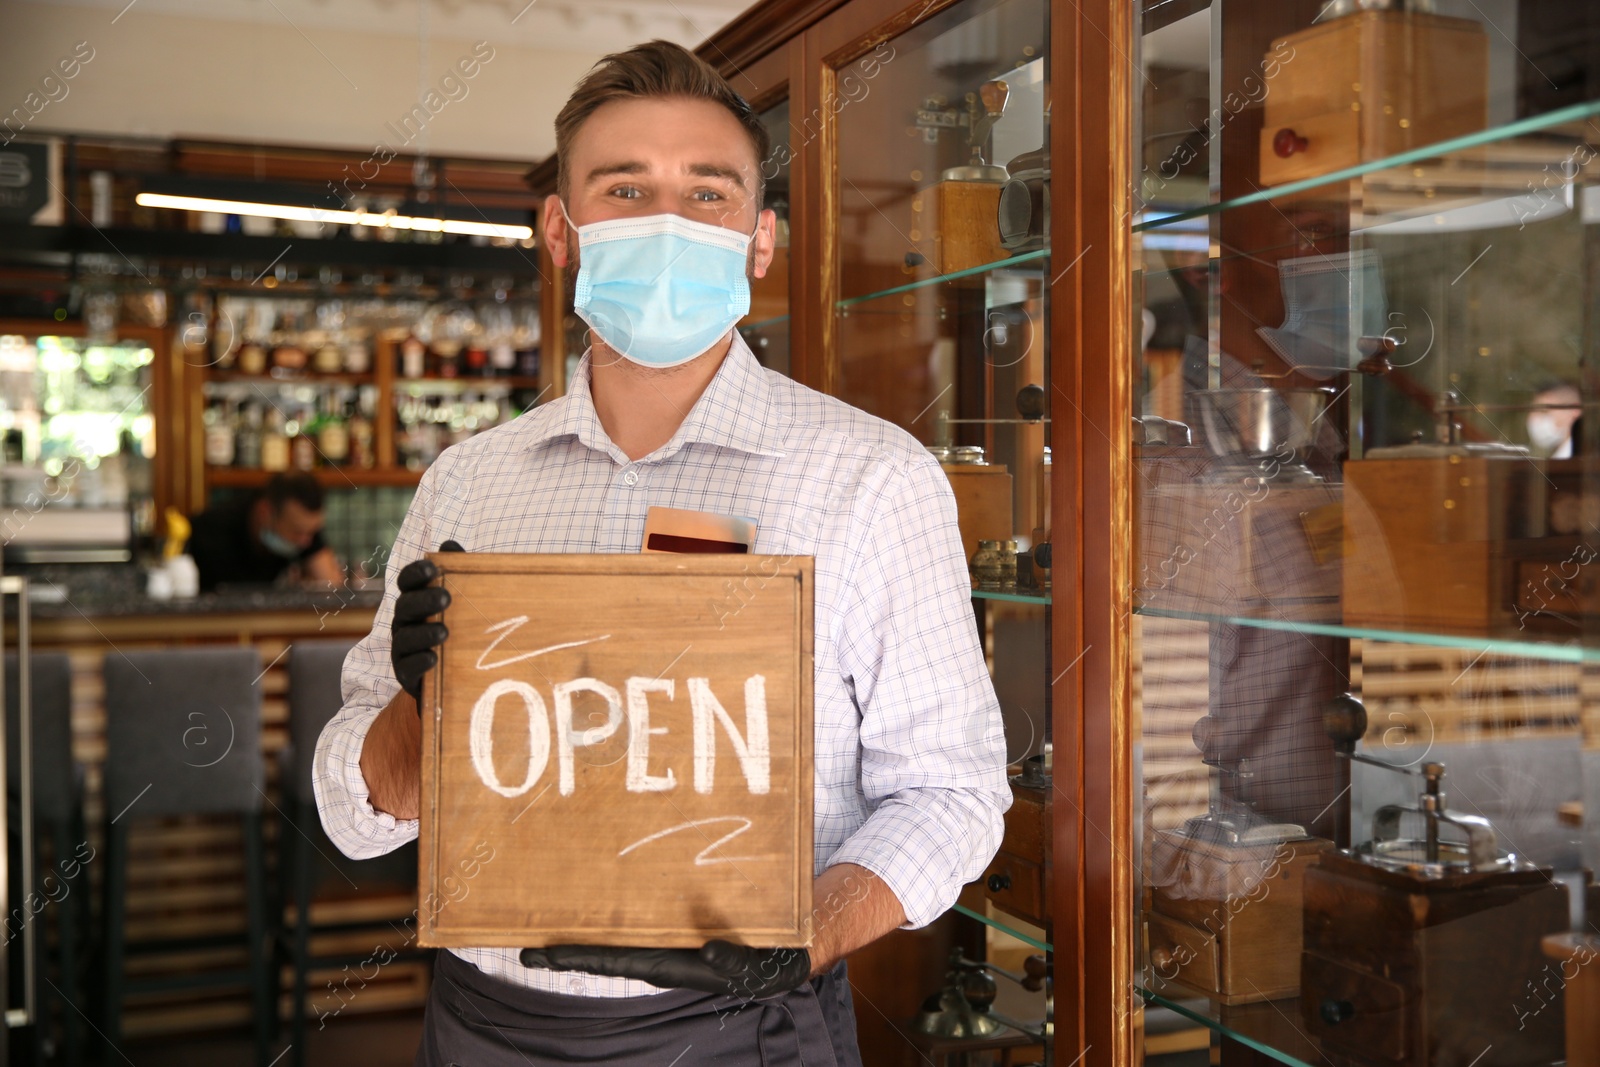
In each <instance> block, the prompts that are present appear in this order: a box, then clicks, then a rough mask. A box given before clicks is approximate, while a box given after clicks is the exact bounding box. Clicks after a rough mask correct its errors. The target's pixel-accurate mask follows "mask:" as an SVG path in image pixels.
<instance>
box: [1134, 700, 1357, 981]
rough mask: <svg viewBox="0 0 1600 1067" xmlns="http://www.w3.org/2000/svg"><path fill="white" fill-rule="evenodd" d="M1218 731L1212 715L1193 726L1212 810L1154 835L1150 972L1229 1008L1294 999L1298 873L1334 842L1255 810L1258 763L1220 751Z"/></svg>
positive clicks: (1150, 877)
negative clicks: (1253, 789) (1207, 768)
mask: <svg viewBox="0 0 1600 1067" xmlns="http://www.w3.org/2000/svg"><path fill="white" fill-rule="evenodd" d="M1216 732H1217V731H1216V719H1215V718H1214V717H1213V716H1210V715H1207V716H1205V717H1203V718H1201V719H1200V720H1199V721H1198V722H1197V723H1196V724H1195V727H1194V743H1195V747H1197V748H1198V749H1199V750H1200V754H1201V759H1202V760H1203V761H1204V762H1205V763H1206V764H1207V765H1208V766H1210V767H1211V774H1210V786H1211V795H1210V802H1209V804H1208V810H1207V812H1206V814H1204V815H1198V816H1195V817H1194V818H1192V819H1189V820H1188V821H1187V822H1185V823H1184V825H1183V827H1182V828H1181V829H1178V830H1164V831H1159V832H1157V833H1156V835H1155V839H1154V844H1153V847H1152V850H1151V859H1150V871H1149V875H1148V881H1149V883H1150V885H1151V892H1152V906H1151V911H1150V914H1149V926H1148V928H1147V940H1148V942H1149V958H1150V970H1151V972H1152V973H1151V978H1152V979H1155V980H1159V981H1162V982H1171V983H1174V984H1176V985H1180V986H1184V987H1186V988H1188V989H1190V990H1193V991H1195V992H1198V993H1202V994H1204V995H1205V996H1207V997H1211V998H1214V999H1216V1000H1219V1001H1221V1002H1222V1003H1224V1004H1230V1005H1231V1004H1248V1003H1254V1002H1258V1001H1263V1000H1275V999H1281V998H1283V997H1289V996H1293V995H1294V994H1295V992H1296V991H1297V990H1298V988H1299V982H1300V963H1299V956H1300V952H1299V933H1300V894H1301V878H1302V875H1303V874H1304V872H1305V870H1306V868H1307V867H1308V866H1309V865H1310V864H1311V861H1312V860H1314V859H1315V858H1316V857H1317V856H1318V855H1319V854H1321V853H1322V852H1323V851H1325V850H1326V849H1328V848H1330V847H1331V842H1329V841H1326V840H1324V839H1321V838H1317V837H1312V836H1310V835H1309V834H1307V833H1306V830H1305V827H1303V826H1300V825H1298V824H1295V823H1287V822H1275V821H1273V820H1271V819H1268V818H1264V817H1263V816H1261V815H1260V814H1258V813H1257V812H1256V811H1255V810H1253V808H1252V806H1251V803H1250V800H1251V788H1250V787H1251V782H1252V780H1253V778H1254V774H1255V771H1254V768H1253V763H1254V762H1255V761H1254V760H1252V759H1249V758H1246V757H1242V756H1234V757H1228V756H1225V755H1223V754H1222V753H1223V746H1221V745H1220V744H1219V743H1218V742H1217V739H1216V736H1215V735H1216Z"/></svg>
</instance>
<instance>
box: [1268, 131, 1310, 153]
mask: <svg viewBox="0 0 1600 1067" xmlns="http://www.w3.org/2000/svg"><path fill="white" fill-rule="evenodd" d="M1310 147H1311V142H1310V141H1308V140H1306V139H1305V138H1304V137H1301V136H1300V135H1299V134H1298V133H1295V132H1294V130H1293V129H1291V128H1289V127H1288V126H1285V127H1284V128H1283V129H1281V130H1279V131H1278V132H1277V133H1276V134H1274V135H1273V137H1272V150H1273V152H1275V153H1277V156H1278V158H1279V159H1288V158H1289V157H1290V156H1292V155H1294V154H1295V153H1296V152H1304V151H1305V150H1306V149H1308V148H1310Z"/></svg>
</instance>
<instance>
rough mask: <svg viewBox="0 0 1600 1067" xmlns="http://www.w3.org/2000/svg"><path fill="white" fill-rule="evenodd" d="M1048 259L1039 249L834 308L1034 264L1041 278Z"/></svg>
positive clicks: (849, 299)
mask: <svg viewBox="0 0 1600 1067" xmlns="http://www.w3.org/2000/svg"><path fill="white" fill-rule="evenodd" d="M1049 258H1050V250H1049V249H1048V248H1041V249H1038V250H1036V251H1033V252H1023V253H1022V254H1020V255H1015V256H1011V257H1010V258H1008V259H1000V260H996V261H995V262H993V263H981V264H979V265H978V266H976V267H967V268H966V269H965V270H957V271H951V272H950V273H948V274H936V275H934V276H932V277H930V278H919V279H917V280H916V281H914V282H907V283H906V284H904V285H895V286H891V287H889V288H887V289H879V290H878V291H877V292H873V293H863V294H862V295H860V296H847V297H844V298H843V299H841V300H839V301H838V302H837V303H836V304H835V305H834V306H835V308H837V309H838V310H839V311H848V310H850V309H852V308H856V307H859V306H860V305H862V304H868V303H871V302H872V301H874V300H882V299H883V298H884V297H888V296H899V295H900V294H901V293H910V292H914V291H916V290H918V289H926V288H928V287H929V286H934V285H946V284H948V283H950V282H955V281H960V280H961V279H963V278H976V277H979V276H980V275H984V274H992V273H994V272H995V271H1002V270H1011V269H1012V268H1015V267H1024V266H1028V264H1035V263H1036V264H1038V266H1035V267H1030V268H1029V269H1030V271H1031V272H1035V273H1037V274H1038V275H1039V276H1040V277H1041V278H1042V277H1043V276H1044V271H1045V266H1046V264H1045V263H1044V261H1045V260H1048V259H1049Z"/></svg>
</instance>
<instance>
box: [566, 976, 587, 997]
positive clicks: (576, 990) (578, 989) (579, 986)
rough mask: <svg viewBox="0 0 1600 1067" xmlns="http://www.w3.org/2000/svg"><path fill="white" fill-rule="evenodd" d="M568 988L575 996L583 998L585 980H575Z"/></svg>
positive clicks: (569, 983)
mask: <svg viewBox="0 0 1600 1067" xmlns="http://www.w3.org/2000/svg"><path fill="white" fill-rule="evenodd" d="M567 988H569V989H570V990H572V994H573V996H578V997H581V996H583V992H584V988H583V979H582V978H573V979H572V980H571V981H570V982H568V983H567Z"/></svg>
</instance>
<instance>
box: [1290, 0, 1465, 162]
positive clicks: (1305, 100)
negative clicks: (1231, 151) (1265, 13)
mask: <svg viewBox="0 0 1600 1067" xmlns="http://www.w3.org/2000/svg"><path fill="white" fill-rule="evenodd" d="M1268 58H1269V60H1273V61H1275V63H1276V69H1277V71H1278V75H1277V77H1276V78H1275V79H1273V80H1272V81H1271V82H1270V83H1269V84H1268V85H1267V91H1266V98H1265V100H1264V101H1263V104H1262V108H1263V124H1262V129H1261V181H1262V184H1264V185H1278V184H1280V183H1283V182H1292V181H1298V180H1300V179H1302V178H1314V177H1317V176H1318V175H1321V174H1327V173H1328V172H1330V171H1335V170H1340V169H1342V168H1344V167H1353V166H1356V165H1357V164H1360V163H1365V162H1369V161H1371V160H1374V159H1384V158H1387V157H1388V156H1392V155H1395V154H1396V153H1398V152H1403V151H1405V150H1406V149H1409V148H1416V147H1418V146H1421V145H1426V144H1433V143H1434V142H1437V141H1443V140H1447V139H1449V138H1451V137H1460V136H1464V135H1466V134H1469V133H1476V132H1477V131H1479V130H1481V129H1483V128H1484V127H1485V126H1486V125H1487V124H1488V117H1489V107H1488V101H1489V36H1488V34H1487V33H1486V32H1485V31H1484V28H1483V26H1482V25H1480V24H1479V23H1478V21H1477V20H1475V19H1461V18H1448V17H1445V16H1443V15H1432V14H1427V13H1424V12H1413V11H1362V12H1357V13H1355V14H1351V15H1344V16H1342V17H1340V18H1336V19H1330V20H1329V21H1327V22H1323V23H1318V24H1317V25H1315V26H1312V27H1310V28H1308V29H1304V30H1301V31H1299V32H1298V33H1293V34H1290V35H1289V36H1287V37H1282V38H1279V39H1278V40H1276V41H1274V42H1273V46H1272V52H1271V53H1270V54H1269V56H1268Z"/></svg>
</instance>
